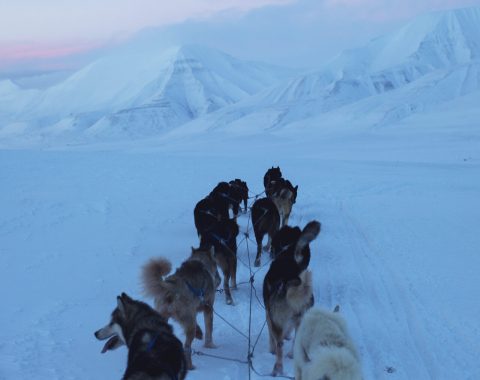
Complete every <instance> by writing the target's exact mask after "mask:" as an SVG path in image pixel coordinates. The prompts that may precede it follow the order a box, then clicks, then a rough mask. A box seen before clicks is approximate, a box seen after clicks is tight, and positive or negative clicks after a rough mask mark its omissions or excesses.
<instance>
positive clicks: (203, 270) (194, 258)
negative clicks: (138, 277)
mask: <svg viewBox="0 0 480 380" xmlns="http://www.w3.org/2000/svg"><path fill="white" fill-rule="evenodd" d="M171 269H172V266H171V264H170V262H169V261H168V260H167V259H165V258H158V259H152V260H150V261H149V262H148V263H147V264H145V266H144V267H143V273H142V280H143V284H144V289H145V293H146V294H147V295H148V296H151V297H153V298H154V302H155V308H156V309H157V310H158V311H159V312H160V314H161V315H162V316H163V317H164V318H166V319H167V320H168V318H173V319H175V320H176V321H177V322H178V323H180V325H181V326H182V327H183V329H184V331H185V356H186V359H187V366H188V369H193V368H195V367H194V366H193V365H192V355H191V348H192V341H193V338H197V339H202V338H203V332H202V329H201V328H200V326H198V324H197V313H198V312H200V311H202V312H203V316H204V320H205V347H208V348H215V347H216V346H215V345H214V344H213V339H212V329H213V304H214V302H215V292H216V289H217V286H218V285H219V284H220V276H219V274H218V271H217V264H216V262H215V258H214V249H213V247H212V248H211V249H208V250H204V249H194V248H192V254H191V256H190V257H189V258H188V259H187V260H186V261H184V262H183V263H182V265H181V266H180V268H178V269H177V270H176V271H175V273H174V274H172V275H170V276H168V277H166V278H164V276H166V275H167V274H168V273H170V271H171Z"/></svg>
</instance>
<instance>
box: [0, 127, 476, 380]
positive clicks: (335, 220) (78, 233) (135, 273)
mask: <svg viewBox="0 0 480 380" xmlns="http://www.w3.org/2000/svg"><path fill="white" fill-rule="evenodd" d="M477 120H478V119H477ZM452 135H453V134H452ZM473 135H474V136H475V140H473V139H472V138H470V139H462V138H459V139H457V140H455V141H450V138H449V136H448V134H447V135H445V136H443V138H439V137H438V136H437V137H436V138H437V141H435V140H434V139H433V137H435V136H436V134H435V133H428V134H426V136H423V137H422V136H420V138H418V139H415V141H413V142H412V141H410V140H411V133H409V134H406V136H404V138H402V137H401V136H396V135H395V134H394V135H393V136H390V137H388V136H387V137H386V136H385V135H378V136H375V135H372V136H365V137H364V138H362V137H358V136H353V137H351V138H350V139H348V138H347V139H338V140H335V139H328V138H321V137H319V138H316V139H315V141H314V142H312V143H311V144H310V145H309V144H307V143H304V144H301V143H300V142H301V140H299V139H297V140H293V141H292V142H291V143H286V141H285V140H283V139H281V138H279V139H278V140H273V141H271V142H267V141H265V140H264V141H257V142H255V141H250V142H249V145H248V154H246V152H245V149H246V148H243V149H242V148H239V147H241V146H242V144H243V142H242V141H236V140H234V139H225V140H223V142H222V143H221V144H218V145H217V144H216V145H215V149H209V146H208V145H207V144H206V143H205V145H203V146H201V145H197V149H198V152H195V151H192V152H191V153H188V152H184V151H182V149H183V145H178V146H176V147H172V146H171V147H170V149H169V151H167V150H165V149H162V148H156V149H155V148H154V147H148V146H146V145H145V146H143V145H138V144H133V145H132V146H130V147H129V148H127V147H123V148H121V149H115V150H113V149H111V150H105V149H99V150H97V149H91V148H88V149H87V148H84V149H80V150H78V149H77V150H72V149H68V150H60V151H51V150H49V151H37V150H28V151H15V150H10V151H6V150H4V151H1V152H0V155H1V158H0V165H1V170H0V173H1V181H2V183H7V184H8V186H3V187H2V190H1V193H0V194H1V196H0V201H1V208H2V210H3V212H2V215H1V219H0V233H1V236H2V245H1V250H2V252H1V253H0V264H1V267H2V268H4V271H3V274H2V277H1V281H2V283H1V284H0V285H1V287H2V289H8V293H6V294H5V296H6V295H7V294H9V296H6V297H4V306H3V308H2V309H3V310H4V313H2V315H1V316H0V318H1V321H2V323H3V324H4V325H6V326H8V328H7V329H4V330H3V331H2V332H1V341H2V344H1V345H0V352H1V355H0V357H2V358H3V359H2V366H1V368H2V370H1V371H0V377H1V378H5V379H10V378H29V377H30V378H31V377H34V378H36V379H65V378H71V379H76V378H85V377H86V378H119V377H120V375H121V373H122V370H123V369H124V367H125V361H126V350H125V349H119V350H118V351H116V352H112V353H108V354H106V355H101V354H100V350H101V346H102V344H101V343H99V342H98V341H96V340H95V339H94V337H93V334H92V333H93V331H95V330H96V329H97V328H99V327H100V326H102V325H103V324H105V323H106V321H107V319H108V317H109V313H110V311H111V309H113V307H114V305H115V296H116V295H118V294H119V293H121V292H122V291H126V292H128V293H129V294H131V295H132V296H135V297H137V298H140V299H143V297H142V295H141V286H140V283H139V273H140V267H141V265H142V264H143V263H144V262H146V261H147V260H148V259H149V258H150V257H153V256H158V255H165V256H167V257H169V258H170V259H171V260H172V261H173V262H174V264H175V265H178V264H179V263H180V262H181V261H182V260H184V259H185V258H186V257H187V256H188V251H189V247H190V246H192V245H196V244H197V237H196V234H195V229H194V225H193V215H192V214H193V207H194V205H195V203H196V201H198V200H199V199H200V198H201V197H203V196H204V195H205V194H207V193H208V192H209V191H210V189H211V188H212V187H213V186H214V185H215V184H216V183H217V182H218V181H220V180H225V179H227V180H228V179H231V178H235V177H240V178H243V179H245V180H247V182H248V184H249V186H250V188H251V189H252V193H254V192H260V190H261V189H262V177H263V173H264V171H265V170H266V168H268V167H269V166H271V165H273V164H274V165H277V164H278V165H280V166H281V168H282V171H283V172H284V173H285V176H286V177H288V178H290V179H291V180H292V181H293V182H294V183H295V184H298V185H299V198H298V202H297V204H296V205H295V207H294V211H293V214H292V224H298V225H301V226H303V225H305V223H306V222H308V221H310V220H312V219H318V220H320V221H321V222H322V224H323V227H324V228H323V230H322V233H321V235H320V237H319V238H318V240H317V241H316V242H314V243H313V245H312V251H313V256H312V264H311V268H312V270H313V273H314V283H315V289H314V290H315V297H316V300H317V301H316V302H317V305H320V306H323V307H327V308H332V307H333V306H335V305H336V304H340V306H341V308H342V313H343V314H344V315H345V318H346V319H347V321H348V324H349V327H350V330H351V332H352V335H353V337H354V340H355V343H356V344H357V346H358V347H359V350H360V353H361V358H362V363H363V370H364V374H365V378H367V379H389V378H392V379H409V378H416V379H424V378H438V379H442V378H452V377H453V378H460V377H462V378H467V379H475V378H478V376H479V375H480V373H479V372H478V366H477V358H478V355H479V354H480V351H479V348H478V347H479V346H478V344H477V342H478V338H479V337H480V336H479V335H480V331H479V329H478V324H477V323H476V321H477V316H478V313H479V312H480V302H479V301H478V297H477V295H478V276H477V270H476V269H477V268H478V266H479V264H480V262H479V257H478V255H477V254H476V253H477V252H476V247H478V243H479V237H478V233H477V231H476V227H475V226H476V220H478V217H479V216H480V209H479V208H478V201H477V198H478V192H479V191H480V180H479V178H480V175H479V174H480V157H479V156H478V141H479V136H478V133H475V134H473ZM453 136H455V135H453ZM440 137H441V134H440ZM233 146H235V147H236V149H232V147H233ZM243 146H244V145H243ZM437 150H440V153H438V154H441V155H442V158H441V159H437V158H436V157H435V155H436V154H437ZM265 152H267V154H266V153H265ZM285 152H286V153H285ZM240 224H241V226H242V228H243V229H244V228H245V227H246V225H247V219H246V216H242V217H240ZM250 250H252V251H254V248H253V245H252V244H250ZM239 258H240V259H241V260H242V261H244V262H247V252H246V245H245V244H244V243H243V244H241V245H240V247H239ZM263 259H264V261H263V262H266V261H265V257H264V258H263ZM265 270H266V268H264V269H262V270H261V271H260V272H259V274H258V275H257V277H256V281H255V286H256V287H257V292H258V293H259V294H261V284H262V278H263V275H264V273H265ZM244 281H248V269H247V268H246V267H245V266H244V265H243V264H241V263H239V282H244ZM234 299H235V301H236V305H235V306H233V307H232V306H227V305H226V304H225V302H224V299H223V296H222V295H219V296H218V297H217V300H216V309H217V311H218V313H220V314H221V315H222V316H223V317H225V318H227V319H228V320H229V321H231V322H233V323H235V325H236V326H237V327H238V328H240V329H241V330H242V331H244V332H247V331H248V299H249V291H248V286H246V285H243V286H240V289H239V290H238V291H237V292H234ZM147 301H149V300H147ZM253 305H254V309H253V313H254V314H253V315H254V318H253V325H252V330H253V336H254V337H255V338H256V336H257V334H258V332H259V331H260V329H261V327H262V324H263V322H264V312H263V309H262V308H261V306H260V305H259V304H258V303H257V301H256V300H254V303H253ZM201 318H202V317H201V316H199V320H200V321H201V322H202V320H201ZM175 329H176V330H175V331H176V333H177V334H179V336H182V335H183V334H182V332H181V329H180V328H179V327H178V326H177V325H176V326H175ZM214 339H215V341H216V343H217V344H218V345H219V348H218V349H216V350H212V351H211V350H206V349H204V348H203V347H202V346H201V342H199V341H196V342H195V346H194V348H195V349H196V350H200V351H202V352H206V353H210V354H215V355H221V356H228V357H233V358H238V359H245V350H246V341H245V339H244V338H243V337H242V336H240V335H239V334H238V333H236V332H235V331H233V330H232V329H231V328H230V327H229V326H228V325H226V324H225V323H224V322H223V321H222V320H221V319H220V318H218V317H215V322H214ZM288 344H289V343H287V347H288ZM267 347H268V341H267V334H266V331H264V332H263V334H262V335H261V337H260V340H259V344H258V347H257V349H256V354H255V361H254V363H255V366H256V369H257V370H258V371H260V372H261V373H268V372H269V371H270V370H271V368H272V366H273V357H272V356H271V355H270V354H269V353H268V351H267ZM194 361H195V363H196V364H197V366H198V369H197V370H195V371H193V372H191V373H190V374H189V378H190V379H204V378H206V377H208V376H212V375H214V374H217V375H218V374H219V373H221V374H222V377H223V378H225V379H244V378H246V376H247V372H246V366H245V365H242V364H238V363H233V362H224V361H219V360H216V359H213V358H208V357H199V356H194ZM387 367H393V368H395V372H394V373H391V374H390V373H388V372H386V368H387ZM286 373H287V374H290V375H291V374H292V373H293V372H292V362H291V360H289V359H286ZM253 378H257V377H255V376H254V377H253Z"/></svg>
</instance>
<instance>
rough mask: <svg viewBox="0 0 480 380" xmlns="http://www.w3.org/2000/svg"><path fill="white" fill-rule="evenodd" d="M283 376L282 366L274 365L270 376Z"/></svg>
mask: <svg viewBox="0 0 480 380" xmlns="http://www.w3.org/2000/svg"><path fill="white" fill-rule="evenodd" d="M278 375H283V365H281V364H275V366H274V367H273V371H272V376H278Z"/></svg>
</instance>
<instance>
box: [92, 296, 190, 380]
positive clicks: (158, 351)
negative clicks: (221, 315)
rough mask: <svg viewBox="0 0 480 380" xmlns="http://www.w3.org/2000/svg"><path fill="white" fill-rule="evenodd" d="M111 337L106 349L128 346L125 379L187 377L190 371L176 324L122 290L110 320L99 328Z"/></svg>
mask: <svg viewBox="0 0 480 380" xmlns="http://www.w3.org/2000/svg"><path fill="white" fill-rule="evenodd" d="M95 337H96V338H97V339H99V340H105V339H108V340H107V343H105V346H104V347H103V350H102V353H105V352H107V351H108V350H114V349H116V348H118V347H120V346H122V345H126V346H127V347H128V363H127V369H126V370H125V373H124V375H123V378H122V379H123V380H177V379H178V380H183V379H184V378H185V375H186V372H187V365H186V360H185V355H184V353H183V348H182V343H181V342H180V340H178V339H177V337H176V336H175V335H174V334H173V330H172V326H170V325H169V324H168V323H167V322H166V320H165V319H164V318H163V317H162V316H160V314H159V313H158V312H156V311H155V310H153V309H152V308H151V307H150V306H148V305H147V304H146V303H144V302H140V301H135V300H133V299H131V298H130V297H129V296H127V295H126V294H125V293H122V295H121V296H119V297H117V307H116V309H115V310H114V311H113V313H112V317H111V320H110V323H109V324H107V325H106V326H105V327H103V328H101V329H100V330H98V331H97V332H95Z"/></svg>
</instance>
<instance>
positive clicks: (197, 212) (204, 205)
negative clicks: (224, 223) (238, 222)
mask: <svg viewBox="0 0 480 380" xmlns="http://www.w3.org/2000/svg"><path fill="white" fill-rule="evenodd" d="M228 208H229V204H228V202H227V201H226V200H225V199H224V198H221V197H218V196H215V195H214V196H211V195H209V196H207V197H205V198H203V199H202V200H201V201H199V202H198V203H197V204H196V205H195V208H194V210H193V218H194V222H195V227H196V229H197V233H198V236H199V237H200V238H201V236H202V234H203V233H205V231H208V230H209V229H210V228H211V226H212V225H213V224H214V223H216V222H218V221H220V220H225V219H228V217H229V216H228Z"/></svg>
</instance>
